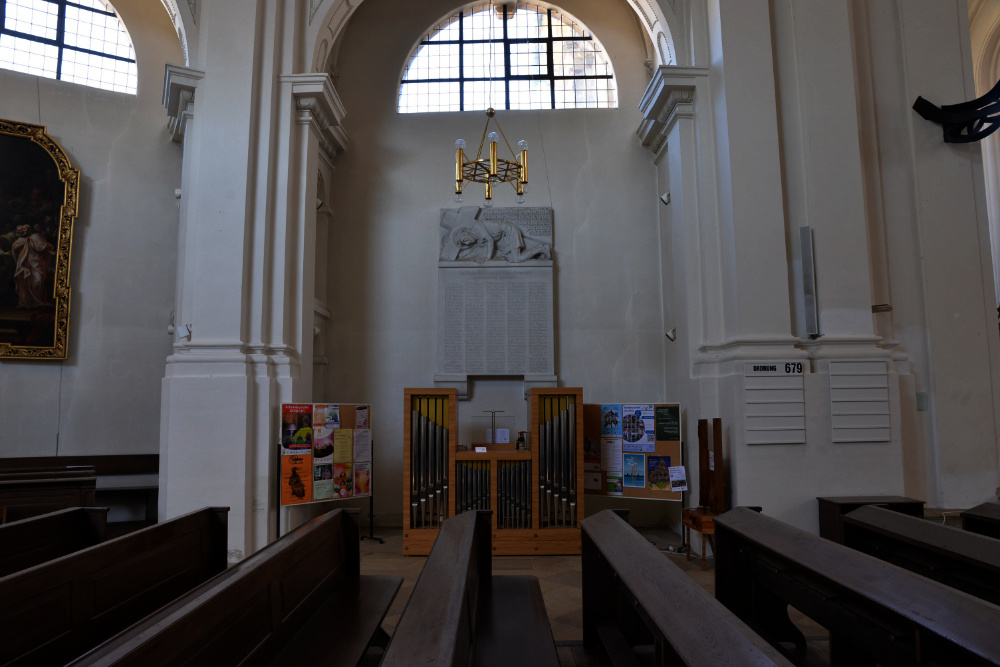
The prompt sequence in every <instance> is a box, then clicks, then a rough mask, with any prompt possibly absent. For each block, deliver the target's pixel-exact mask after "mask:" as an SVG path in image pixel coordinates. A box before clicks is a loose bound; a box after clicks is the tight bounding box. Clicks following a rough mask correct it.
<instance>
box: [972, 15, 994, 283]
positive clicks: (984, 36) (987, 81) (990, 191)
mask: <svg viewBox="0 0 1000 667" xmlns="http://www.w3.org/2000/svg"><path fill="white" fill-rule="evenodd" d="M969 19H970V21H969V23H970V25H969V32H970V37H971V41H972V67H973V71H974V72H975V79H976V95H977V96H980V95H985V94H986V93H988V92H989V91H990V89H992V88H993V86H994V85H996V83H997V81H998V80H1000V3H996V2H984V1H982V0H978V1H974V2H971V3H969ZM980 143H981V144H982V151H983V175H984V177H985V179H984V180H985V181H986V183H985V186H986V212H987V218H988V220H989V229H990V249H991V254H992V256H993V288H994V296H995V297H996V300H997V301H998V302H1000V132H994V133H993V134H991V135H990V136H988V137H986V139H984V140H983V141H982V142H980Z"/></svg>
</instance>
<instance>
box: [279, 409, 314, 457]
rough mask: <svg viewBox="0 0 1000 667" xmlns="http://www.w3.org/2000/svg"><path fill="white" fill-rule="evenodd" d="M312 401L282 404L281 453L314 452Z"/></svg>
mask: <svg viewBox="0 0 1000 667" xmlns="http://www.w3.org/2000/svg"><path fill="white" fill-rule="evenodd" d="M312 416H313V406H312V403H285V404H283V405H282V406H281V453H282V454H303V453H304V454H310V453H311V452H312V443H313V431H312Z"/></svg>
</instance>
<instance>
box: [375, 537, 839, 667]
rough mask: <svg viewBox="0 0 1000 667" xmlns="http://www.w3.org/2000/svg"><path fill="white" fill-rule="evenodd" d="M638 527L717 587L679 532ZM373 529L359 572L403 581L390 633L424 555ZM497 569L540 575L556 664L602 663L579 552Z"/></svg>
mask: <svg viewBox="0 0 1000 667" xmlns="http://www.w3.org/2000/svg"><path fill="white" fill-rule="evenodd" d="M640 532H641V533H642V534H643V535H645V536H646V538H647V539H648V540H649V541H650V542H652V543H653V545H654V546H656V547H657V548H658V549H660V551H662V552H664V553H666V554H667V557H668V558H670V560H671V561H672V562H674V563H675V564H677V565H678V566H679V567H680V568H681V569H682V570H684V571H685V572H686V573H687V574H688V575H690V576H691V578H692V579H693V580H694V581H696V582H697V583H698V584H699V585H700V586H702V587H703V588H705V590H707V591H708V592H709V593H713V594H714V592H715V571H714V569H713V568H712V560H711V559H709V561H708V570H707V571H705V572H702V570H701V561H700V559H692V560H691V561H690V562H688V561H687V560H686V559H685V557H684V556H683V555H681V554H677V553H670V552H669V551H668V549H671V548H672V549H677V547H679V546H680V543H681V538H680V536H679V535H677V534H676V533H674V532H673V531H670V530H668V529H665V528H644V529H640ZM376 533H377V534H378V535H379V536H381V537H382V538H383V539H384V540H385V543H384V544H379V543H378V542H373V541H370V540H364V541H362V542H361V572H362V573H363V574H397V575H400V576H402V577H403V585H402V587H401V588H400V590H399V593H398V594H397V595H396V599H395V600H394V601H393V603H392V607H390V609H389V613H388V614H387V615H386V618H385V621H384V622H383V624H382V627H384V628H385V630H386V631H387V632H388V633H389V634H390V635H391V634H392V633H393V632H394V631H395V629H396V625H397V624H398V623H399V617H400V614H402V613H403V609H404V607H406V601H407V600H409V598H410V593H411V592H412V591H413V586H414V584H416V582H417V577H419V576H420V570H421V569H422V568H423V566H424V562H425V561H426V560H427V559H426V558H423V557H419V556H403V555H402V553H403V533H402V530H401V529H399V528H379V529H377V530H376ZM493 572H494V573H495V574H533V575H535V576H537V577H538V581H539V584H540V585H541V588H542V595H543V596H544V598H545V608H546V610H547V611H548V614H549V622H550V623H551V625H552V635H553V637H554V638H555V641H556V646H557V648H558V651H559V661H560V664H562V665H564V666H574V665H587V666H590V665H605V664H607V663H606V662H605V661H604V660H603V659H602V658H601V657H600V656H594V655H591V654H588V653H587V652H586V651H584V650H583V615H582V598H581V579H580V577H581V564H580V557H579V556H498V557H495V558H494V559H493ZM790 616H791V618H792V621H793V622H795V624H796V625H798V626H799V628H800V629H801V630H802V631H803V633H804V634H805V636H806V640H807V643H808V655H807V664H809V665H826V664H829V662H828V658H827V657H826V656H827V653H828V648H827V647H828V641H827V633H826V630H824V629H823V628H822V627H820V626H819V625H817V624H815V623H813V622H812V621H811V620H809V619H808V618H806V617H805V616H803V615H802V614H799V613H798V612H795V611H794V610H792V613H791V614H790Z"/></svg>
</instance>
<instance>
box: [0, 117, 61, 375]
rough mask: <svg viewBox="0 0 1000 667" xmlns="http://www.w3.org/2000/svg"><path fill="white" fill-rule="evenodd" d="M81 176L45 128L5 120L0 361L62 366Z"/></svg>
mask: <svg viewBox="0 0 1000 667" xmlns="http://www.w3.org/2000/svg"><path fill="white" fill-rule="evenodd" d="M79 193H80V172H79V170H77V169H74V168H73V166H72V165H71V164H70V162H69V158H67V157H66V153H65V152H64V151H63V149H62V148H61V147H60V146H59V144H57V143H56V142H55V141H53V140H52V138H51V137H49V135H48V134H46V132H45V126H44V125H31V124H29V123H19V122H16V121H10V120H3V119H0V359H65V358H66V354H67V340H68V331H69V306H70V287H69V268H70V267H69V264H70V263H69V260H70V249H71V248H72V247H73V221H74V220H75V219H76V214H77V208H78V203H79V202H78V198H79Z"/></svg>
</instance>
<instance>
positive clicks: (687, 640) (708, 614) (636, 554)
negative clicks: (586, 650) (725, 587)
mask: <svg viewBox="0 0 1000 667" xmlns="http://www.w3.org/2000/svg"><path fill="white" fill-rule="evenodd" d="M580 527H581V528H582V529H583V637H584V644H585V645H586V646H588V647H590V648H599V647H600V648H603V650H604V651H605V653H606V654H607V655H608V657H609V658H610V659H611V661H612V663H613V664H615V665H638V664H639V661H638V660H637V656H636V654H635V652H634V649H633V647H637V646H640V647H647V646H652V648H653V650H652V653H653V657H654V659H655V663H654V664H658V665H705V666H706V667H715V666H716V665H734V666H735V665H755V666H760V665H791V663H790V662H788V660H786V659H785V658H784V657H783V656H782V655H781V653H779V652H778V651H777V650H775V649H774V648H772V647H771V646H770V645H769V644H768V643H767V642H766V641H764V640H763V639H761V638H760V637H759V636H757V635H756V634H755V633H754V632H753V631H752V630H751V629H750V628H749V627H747V625H746V624H745V623H744V622H743V621H741V620H740V619H738V618H736V616H734V615H733V613H732V612H730V611H729V610H728V609H726V608H725V607H724V606H722V604H720V603H719V602H718V601H717V600H715V599H714V598H713V597H712V596H711V595H710V594H709V593H708V592H706V591H705V589H703V588H702V587H701V586H699V585H698V584H696V583H695V582H694V581H693V580H692V579H691V578H690V577H689V576H687V575H686V574H684V572H683V571H682V570H681V569H680V568H679V567H677V566H676V565H675V564H673V563H672V562H670V560H669V559H668V558H667V557H666V556H664V555H663V554H661V553H660V552H659V551H657V549H656V547H654V546H653V545H652V544H650V543H649V541H648V540H646V539H645V538H644V537H643V536H642V535H640V534H639V533H638V532H636V531H635V530H634V529H633V528H632V527H630V526H629V525H628V524H627V523H626V522H625V521H623V520H622V519H621V518H620V517H618V516H616V515H615V513H614V512H613V511H611V510H605V511H603V512H600V513H598V514H596V515H594V516H591V517H587V518H586V519H583V520H582V521H581V522H580Z"/></svg>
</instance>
